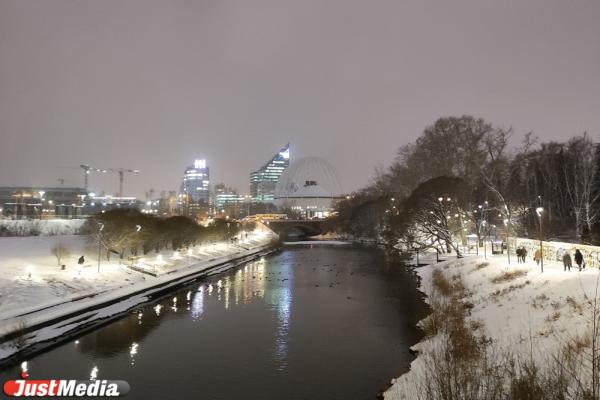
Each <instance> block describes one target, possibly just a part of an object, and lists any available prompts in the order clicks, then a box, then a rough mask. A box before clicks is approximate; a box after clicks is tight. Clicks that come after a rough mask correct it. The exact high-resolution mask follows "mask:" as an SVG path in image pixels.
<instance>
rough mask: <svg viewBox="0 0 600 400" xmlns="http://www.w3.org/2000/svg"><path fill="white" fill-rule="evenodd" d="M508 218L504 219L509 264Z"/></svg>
mask: <svg viewBox="0 0 600 400" xmlns="http://www.w3.org/2000/svg"><path fill="white" fill-rule="evenodd" d="M508 223H509V221H508V219H505V220H504V227H505V228H506V255H507V256H508V264H510V241H509V237H508Z"/></svg>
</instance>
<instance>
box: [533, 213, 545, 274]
mask: <svg viewBox="0 0 600 400" xmlns="http://www.w3.org/2000/svg"><path fill="white" fill-rule="evenodd" d="M535 212H536V214H537V216H538V218H539V221H540V265H541V268H542V272H544V247H543V237H544V231H543V225H542V222H543V218H542V214H543V212H544V207H538V208H536V209H535Z"/></svg>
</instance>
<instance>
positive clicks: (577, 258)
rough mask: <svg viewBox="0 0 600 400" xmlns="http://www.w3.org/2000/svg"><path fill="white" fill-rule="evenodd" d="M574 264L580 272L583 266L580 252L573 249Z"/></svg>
mask: <svg viewBox="0 0 600 400" xmlns="http://www.w3.org/2000/svg"><path fill="white" fill-rule="evenodd" d="M575 263H576V264H577V266H579V270H580V271H581V267H582V265H583V254H581V251H579V249H575ZM584 268H585V267H584Z"/></svg>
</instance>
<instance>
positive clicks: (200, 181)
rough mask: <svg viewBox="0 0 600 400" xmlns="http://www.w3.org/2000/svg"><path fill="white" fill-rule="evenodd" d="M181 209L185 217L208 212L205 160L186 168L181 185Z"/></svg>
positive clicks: (208, 185)
mask: <svg viewBox="0 0 600 400" xmlns="http://www.w3.org/2000/svg"><path fill="white" fill-rule="evenodd" d="M181 197H182V200H181V202H182V207H183V209H184V213H185V214H187V215H195V214H197V213H198V212H200V211H208V209H209V207H210V171H209V169H208V166H207V165H206V160H195V161H194V165H193V166H190V167H188V168H186V170H185V172H184V174H183V182H182V184H181Z"/></svg>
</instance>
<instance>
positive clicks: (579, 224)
mask: <svg viewBox="0 0 600 400" xmlns="http://www.w3.org/2000/svg"><path fill="white" fill-rule="evenodd" d="M566 152H567V157H565V158H566V160H565V161H566V162H563V163H562V165H561V169H562V173H563V178H564V185H565V187H564V191H565V193H566V194H567V198H568V200H569V203H570V207H571V209H572V210H573V213H574V215H575V232H576V234H577V237H579V238H581V236H582V233H583V228H584V227H585V228H587V231H588V232H591V230H592V225H593V224H594V223H596V221H598V218H599V217H600V209H599V208H598V207H597V203H598V200H599V198H600V191H598V190H597V187H596V180H597V175H598V166H597V158H596V145H595V144H594V143H593V142H592V141H591V140H590V138H589V136H588V134H587V133H584V134H583V135H581V136H578V137H574V138H572V139H571V140H570V141H569V142H568V143H567V144H566Z"/></svg>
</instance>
